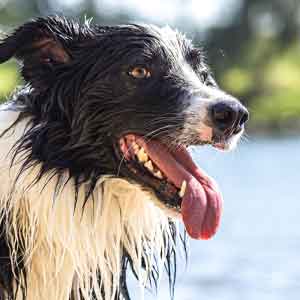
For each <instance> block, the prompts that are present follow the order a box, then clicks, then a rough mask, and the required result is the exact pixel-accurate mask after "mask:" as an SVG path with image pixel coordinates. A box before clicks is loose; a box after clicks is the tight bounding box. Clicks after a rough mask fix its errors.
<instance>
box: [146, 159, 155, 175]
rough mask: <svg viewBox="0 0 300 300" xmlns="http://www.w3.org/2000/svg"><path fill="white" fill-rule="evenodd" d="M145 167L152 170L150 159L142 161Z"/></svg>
mask: <svg viewBox="0 0 300 300" xmlns="http://www.w3.org/2000/svg"><path fill="white" fill-rule="evenodd" d="M144 166H145V168H147V169H148V170H149V171H150V172H153V164H152V161H151V160H148V161H147V162H146V163H144Z"/></svg>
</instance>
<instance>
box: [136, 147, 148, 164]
mask: <svg viewBox="0 0 300 300" xmlns="http://www.w3.org/2000/svg"><path fill="white" fill-rule="evenodd" d="M137 157H138V160H139V161H140V162H146V161H148V159H149V157H148V154H147V153H146V152H145V150H144V148H143V147H142V148H141V149H140V150H139V152H138V153H137Z"/></svg>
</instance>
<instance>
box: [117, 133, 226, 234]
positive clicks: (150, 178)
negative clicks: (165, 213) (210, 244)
mask: <svg viewBox="0 0 300 300" xmlns="http://www.w3.org/2000/svg"><path fill="white" fill-rule="evenodd" d="M119 147H120V150H121V152H122V154H123V156H124V158H125V161H126V167H127V168H128V170H129V171H130V172H131V173H133V175H134V177H135V178H136V179H137V180H138V181H139V182H142V183H143V185H146V186H149V187H151V188H152V189H153V190H154V191H155V192H156V194H157V195H158V197H159V200H160V201H162V202H163V204H164V205H165V206H166V207H168V208H169V209H173V210H177V211H178V212H179V213H180V215H181V216H182V219H183V222H184V225H185V228H186V230H187V232H188V234H189V235H190V236H191V237H192V238H195V239H208V238H210V237H212V236H213V235H214V234H215V232H216V231H217V228H218V226H219V222H220V217H221V211H222V197H221V194H220V192H219V190H218V187H217V185H216V184H215V182H214V180H213V179H211V178H210V177H209V176H208V175H206V174H205V173H204V172H203V171H202V170H201V169H199V168H198V167H197V166H196V164H195V163H194V162H193V160H192V158H191V156H190V154H189V153H188V151H187V149H186V148H185V147H184V146H178V147H176V149H173V148H172V149H169V148H168V147H167V146H166V145H164V144H163V143H162V142H160V141H159V140H150V141H146V140H145V139H143V138H142V137H140V136H138V135H135V134H127V135H125V136H123V137H122V138H120V140H119Z"/></svg>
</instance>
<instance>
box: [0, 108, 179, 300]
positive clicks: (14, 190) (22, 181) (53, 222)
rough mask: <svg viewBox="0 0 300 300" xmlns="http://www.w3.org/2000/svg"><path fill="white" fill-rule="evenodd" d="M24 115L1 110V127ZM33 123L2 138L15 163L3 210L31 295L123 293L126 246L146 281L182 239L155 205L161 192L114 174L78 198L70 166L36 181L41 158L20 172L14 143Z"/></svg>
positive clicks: (7, 176) (62, 299) (5, 179)
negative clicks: (174, 242) (60, 174)
mask: <svg viewBox="0 0 300 300" xmlns="http://www.w3.org/2000/svg"><path fill="white" fill-rule="evenodd" d="M16 118H17V113H16V112H9V113H8V112H7V111H6V112H5V113H2V112H1V111H0V130H1V132H3V131H4V130H5V129H6V128H7V127H8V126H9V125H10V124H12V123H13V122H14V120H15V119H16ZM26 123H27V121H26V120H24V121H21V122H19V123H18V124H16V125H15V126H14V127H13V128H11V129H10V130H9V131H8V132H6V133H5V135H4V136H2V138H1V139H0V149H1V153H0V162H1V166H2V167H3V168H4V169H6V170H7V171H5V172H4V171H2V172H1V173H0V190H1V216H2V220H3V221H4V223H5V231H6V235H7V236H6V238H7V240H8V245H9V247H10V253H11V259H12V264H13V266H14V268H16V269H17V268H18V265H17V261H18V259H19V258H18V257H19V255H20V253H21V255H22V258H23V264H24V271H25V272H21V275H19V276H18V277H19V278H17V280H18V281H19V282H18V285H20V286H21V287H22V286H23V287H24V286H26V285H27V289H26V291H25V293H26V300H36V299H56V300H68V299H69V298H70V295H71V294H73V297H74V298H75V299H84V300H88V299H91V296H92V295H94V296H95V297H96V299H103V294H105V299H115V298H116V295H117V294H118V293H119V292H120V286H119V284H120V276H121V272H122V263H121V260H122V256H123V255H124V252H126V254H127V255H128V256H129V257H130V260H131V261H132V264H133V267H134V270H135V272H136V274H137V276H138V277H139V280H140V282H141V286H145V284H146V281H147V279H148V276H149V275H150V273H151V271H152V267H153V265H154V263H155V260H157V259H159V262H158V266H159V268H163V264H164V259H165V258H166V256H167V252H168V251H169V250H170V249H169V247H174V245H172V243H171V244H170V243H169V242H166V241H171V240H172V233H171V232H170V225H169V222H170V221H169V218H168V217H167V216H166V215H165V213H164V212H163V211H162V210H161V209H159V208H158V207H157V206H156V205H155V203H156V201H157V203H159V202H158V200H155V199H156V198H155V196H154V195H153V194H152V193H151V192H149V191H143V190H141V188H140V187H139V186H137V185H135V184H132V183H129V182H128V181H126V180H123V179H120V178H113V177H109V176H107V177H103V178H102V179H101V180H99V181H98V184H97V186H96V188H95V189H94V192H93V194H92V196H91V197H90V198H89V199H88V201H87V202H86V203H85V194H86V188H87V187H86V186H85V185H82V186H80V188H79V191H78V192H79V193H78V197H77V202H76V205H75V198H76V197H75V188H74V183H73V181H72V180H69V177H68V174H67V173H66V174H65V178H63V177H61V178H58V177H57V176H52V174H51V173H50V174H47V176H43V177H42V178H41V179H39V180H38V181H35V179H36V178H37V177H38V174H39V172H40V168H41V165H39V164H38V165H35V166H33V167H32V168H29V169H27V170H26V171H23V172H22V173H21V174H19V172H18V171H19V168H20V163H18V159H17V160H16V163H15V164H14V165H13V166H10V163H11V156H12V151H10V150H11V149H12V148H13V146H14V145H15V143H16V142H17V141H18V140H19V138H20V137H21V135H22V134H23V132H24V130H26V129H25V124H26ZM20 159H21V157H19V160H20ZM4 169H3V170H4ZM18 175H19V177H18V180H17V181H16V177H17V176H18ZM150 199H152V200H150ZM167 244H168V246H167V247H168V249H167V248H166V245H167ZM16 249H17V250H18V251H16ZM142 264H143V265H144V266H143V268H142ZM25 274H26V278H25ZM99 278H101V281H100V284H99ZM16 282H17V281H16ZM16 282H15V283H16ZM21 291H22V289H19V293H18V294H19V295H18V299H21V294H22V293H21ZM91 293H92V294H91Z"/></svg>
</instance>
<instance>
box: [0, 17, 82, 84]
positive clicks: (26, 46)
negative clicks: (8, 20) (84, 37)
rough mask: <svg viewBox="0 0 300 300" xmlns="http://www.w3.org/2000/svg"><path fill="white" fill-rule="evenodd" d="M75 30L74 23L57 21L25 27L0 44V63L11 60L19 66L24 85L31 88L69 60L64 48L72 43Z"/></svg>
mask: <svg viewBox="0 0 300 300" xmlns="http://www.w3.org/2000/svg"><path fill="white" fill-rule="evenodd" d="M76 28H77V27H76V25H75V24H74V23H72V22H70V21H68V20H66V19H63V18H59V17H48V18H39V19H36V20H34V21H31V22H28V23H25V24H24V25H22V26H21V27H19V28H17V29H16V30H15V31H14V32H13V33H12V34H11V35H9V36H7V37H6V38H5V39H3V40H2V41H0V63H3V62H5V61H7V60H9V59H10V58H12V57H15V58H17V59H18V60H20V61H21V62H22V65H23V67H22V75H23V77H24V79H25V81H28V82H31V83H32V84H34V82H35V80H36V79H38V78H39V81H41V80H42V78H43V77H44V81H47V80H51V78H54V76H55V69H56V67H57V66H61V65H66V64H68V63H70V61H71V59H72V58H71V53H70V49H68V47H69V44H70V41H72V39H76ZM46 77H47V79H46ZM42 81H43V80H42Z"/></svg>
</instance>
